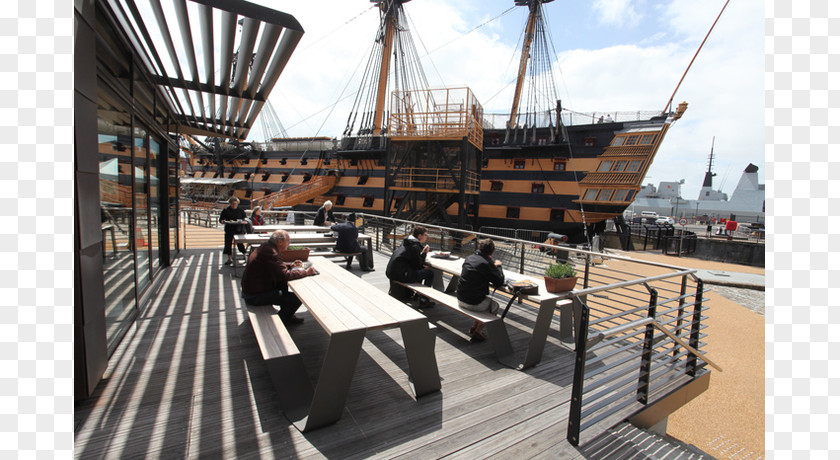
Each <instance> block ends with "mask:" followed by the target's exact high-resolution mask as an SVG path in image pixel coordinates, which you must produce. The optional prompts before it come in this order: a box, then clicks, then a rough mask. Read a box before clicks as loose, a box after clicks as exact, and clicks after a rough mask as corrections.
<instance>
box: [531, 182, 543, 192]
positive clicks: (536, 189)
mask: <svg viewBox="0 0 840 460" xmlns="http://www.w3.org/2000/svg"><path fill="white" fill-rule="evenodd" d="M531 193H545V184H531Z"/></svg>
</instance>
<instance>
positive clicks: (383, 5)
mask: <svg viewBox="0 0 840 460" xmlns="http://www.w3.org/2000/svg"><path fill="white" fill-rule="evenodd" d="M406 1H409V0H406ZM394 3H403V2H402V1H400V0H393V1H383V2H380V3H379V9H380V11H381V12H382V13H381V14H383V15H384V16H383V21H384V23H385V34H384V36H383V37H382V39H383V46H382V61H381V62H382V65H381V66H380V67H379V82H378V87H377V91H376V111H375V112H374V115H373V116H374V119H373V135H374V136H378V135H379V134H380V132H381V127H382V117H383V116H384V113H385V98H386V97H387V92H388V71H389V70H390V68H391V59H390V57H391V50H392V49H393V46H394V30H395V29H396V27H397V11H398V10H399V9H398V8H393V7H392V6H393V5H394Z"/></svg>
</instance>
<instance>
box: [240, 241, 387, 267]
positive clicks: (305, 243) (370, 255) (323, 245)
mask: <svg viewBox="0 0 840 460" xmlns="http://www.w3.org/2000/svg"><path fill="white" fill-rule="evenodd" d="M269 236H270V235H269V234H268V233H245V234H241V235H234V236H233V242H234V243H242V244H248V245H258V244H262V243H265V242H266V241H268V238H269ZM358 241H359V244H362V243H366V245H367V256H368V259H367V260H368V261H369V263H370V264H371V266H370V268H373V265H372V264H373V241H372V238H371V237H370V235H365V234H364V233H360V234H359V238H358ZM335 242H336V237H334V236H331V235H327V234H324V233H289V245H290V246H307V247H310V248H312V249H318V248H320V249H325V248H331V247H333V246H335ZM315 255H317V253H316V254H315ZM246 263H247V258H246ZM237 267H238V263H237V260H236V257H234V258H233V270H234V275H235V274H236V269H237Z"/></svg>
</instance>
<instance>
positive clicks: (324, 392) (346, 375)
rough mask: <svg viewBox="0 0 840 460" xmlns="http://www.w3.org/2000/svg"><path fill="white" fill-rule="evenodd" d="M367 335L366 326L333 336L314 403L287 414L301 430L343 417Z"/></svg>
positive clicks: (330, 422) (309, 429)
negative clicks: (351, 383) (363, 342)
mask: <svg viewBox="0 0 840 460" xmlns="http://www.w3.org/2000/svg"><path fill="white" fill-rule="evenodd" d="M364 338H365V330H364V329H359V330H355V331H348V332H341V333H337V334H333V335H332V336H330V344H329V346H328V347H327V353H326V355H325V356H324V363H323V365H322V366H321V374H320V376H319V377H318V384H317V386H316V387H315V394H314V395H313V396H312V404H311V405H309V407H307V408H303V407H301V408H299V409H297V410H289V411H287V412H286V417H288V419H289V420H290V421H291V422H292V423H294V425H295V427H297V429H298V430H300V431H302V432H305V431H311V430H314V429H316V428H319V427H322V426H325V425H329V424H332V423H335V422H337V421H338V419H340V418H341V413H342V412H344V403H345V402H346V401H347V393H348V392H349V391H350V382H351V381H352V379H353V372H354V371H355V370H356V363H357V362H358V361H359V353H360V352H361V351H362V341H363V340H364ZM306 409H308V411H307V410H306Z"/></svg>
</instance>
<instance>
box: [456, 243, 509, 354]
mask: <svg viewBox="0 0 840 460" xmlns="http://www.w3.org/2000/svg"><path fill="white" fill-rule="evenodd" d="M495 249H496V247H495V245H494V244H493V240H491V239H490V238H487V239H483V240H481V241H479V242H478V251H476V252H475V254H472V255H470V256H467V258H466V259H464V265H463V267H462V268H461V277H460V278H459V279H458V287H457V291H456V297H458V306H460V307H461V308H463V309H466V310H470V311H489V312H490V313H493V314H496V312H497V311H499V303H498V302H496V301H495V300H493V299H492V298H491V297H490V283H493V285H494V286H496V287H501V286H503V285H504V284H505V273H504V271H502V261H501V260H493V252H494V251H495ZM483 328H484V324H483V323H481V322H479V321H475V322H474V323H473V326H472V327H471V328H470V331H469V334H470V335H471V336H472V338H473V340H484V338H485V337H484V334H482V333H481V330H482V329H483Z"/></svg>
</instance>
